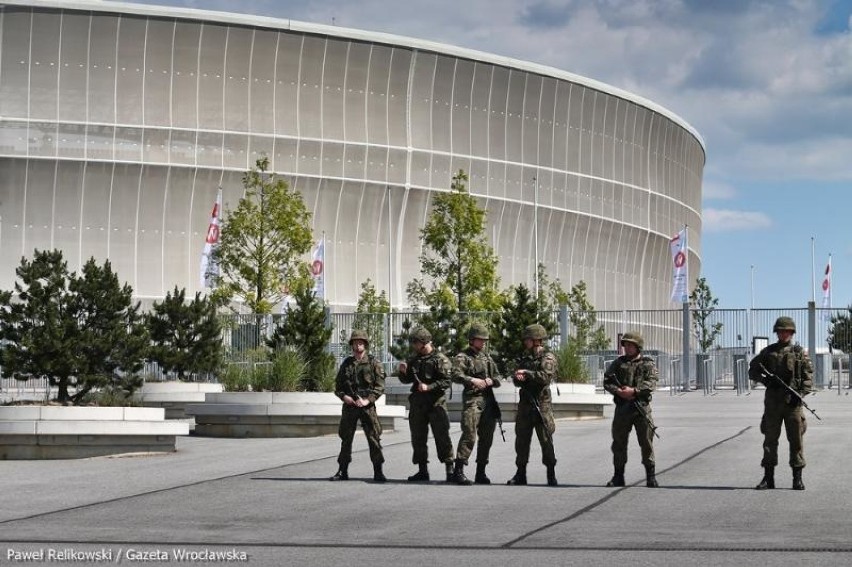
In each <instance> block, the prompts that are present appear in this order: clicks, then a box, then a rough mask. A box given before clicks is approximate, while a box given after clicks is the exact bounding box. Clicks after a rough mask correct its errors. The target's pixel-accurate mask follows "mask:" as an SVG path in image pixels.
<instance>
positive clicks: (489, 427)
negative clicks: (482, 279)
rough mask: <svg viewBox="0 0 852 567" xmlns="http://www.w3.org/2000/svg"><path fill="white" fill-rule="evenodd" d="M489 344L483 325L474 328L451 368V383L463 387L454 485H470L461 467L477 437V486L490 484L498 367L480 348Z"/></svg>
mask: <svg viewBox="0 0 852 567" xmlns="http://www.w3.org/2000/svg"><path fill="white" fill-rule="evenodd" d="M487 340H488V329H486V328H485V327H484V326H483V325H480V324H473V325H471V326H470V329H469V330H468V332H467V341H468V347H467V348H466V349H465V350H463V351H462V352H460V353H458V354H457V355H456V358H455V361H454V362H455V363H454V364H453V372H452V380H453V382H456V383H458V384H464V394H463V396H462V401H463V405H464V410H462V420H461V426H462V436H461V439H459V445H458V449H457V451H456V466H455V470H454V471H453V481H454V482H455V483H456V484H471V481H470V480H469V479H468V478H467V477H466V476H465V474H464V467H465V466H466V465H467V460H468V458H469V457H470V454H471V452H472V451H473V446H474V444H476V436H477V433H478V434H479V445H478V447H477V449H476V476H475V477H474V482H476V484H491V480H490V479H489V478H488V477H487V476H486V475H485V466H486V465H487V464H488V455H489V453H490V452H491V443H492V442H493V441H494V427H495V426H496V424H497V412H498V411H499V409H497V408H495V407H494V405H493V404H496V403H497V402H496V401H495V400H494V392H493V390H492V388H499V387H500V377H499V376H498V375H497V365H496V364H494V360H493V359H492V358H491V356H490V355H489V354H488V353H486V352H485V351H484V350H483V348H484V347H485V341H487Z"/></svg>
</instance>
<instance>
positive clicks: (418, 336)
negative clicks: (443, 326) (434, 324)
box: [408, 327, 432, 345]
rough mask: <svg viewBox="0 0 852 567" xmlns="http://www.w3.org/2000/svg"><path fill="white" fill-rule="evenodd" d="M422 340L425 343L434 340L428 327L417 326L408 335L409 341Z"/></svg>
mask: <svg viewBox="0 0 852 567" xmlns="http://www.w3.org/2000/svg"><path fill="white" fill-rule="evenodd" d="M415 341H416V342H420V343H423V344H424V345H425V344H427V343H431V342H432V333H430V332H429V330H428V329H426V327H415V328H413V329H412V330H411V333H409V335H408V342H410V343H413V342H415Z"/></svg>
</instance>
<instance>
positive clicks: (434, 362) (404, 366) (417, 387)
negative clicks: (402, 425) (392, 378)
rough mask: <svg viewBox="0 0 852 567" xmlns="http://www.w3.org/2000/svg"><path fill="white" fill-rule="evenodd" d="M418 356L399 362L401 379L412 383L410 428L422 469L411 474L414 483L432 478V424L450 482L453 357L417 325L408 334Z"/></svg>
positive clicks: (409, 398)
mask: <svg viewBox="0 0 852 567" xmlns="http://www.w3.org/2000/svg"><path fill="white" fill-rule="evenodd" d="M408 341H409V343H410V344H411V348H412V349H413V350H414V355H413V356H411V357H409V359H408V360H407V361H406V362H402V363H400V365H399V381H400V382H402V383H403V384H411V394H410V395H409V396H408V402H409V408H410V409H409V412H408V428H409V429H410V430H411V446H412V448H413V449H414V455H413V457H412V459H411V460H412V462H413V463H414V464H415V465H417V466H418V472H416V473H414V474H413V475H411V476H409V477H408V480H409V481H410V482H417V481H427V480H429V466H428V463H429V450H428V448H427V446H426V441H427V439H428V437H429V427H430V426H431V427H432V435H433V436H434V437H435V446H436V448H437V449H438V458H439V459H440V460H441V462H443V463H444V465H445V467H446V471H447V482H451V481H452V476H453V442H452V440H451V439H450V416H449V414H448V413H447V400H446V397H445V395H444V393H445V392H446V390H447V388H449V387H450V372H451V370H452V368H451V367H452V365H451V363H450V359H448V358H447V357H446V356H445V355H443V354H441V353H440V352H438V351H437V350H435V348H434V347H433V346H432V334H431V333H430V332H429V331H427V330H426V329H425V328H423V327H417V328H415V329H413V330H412V331H411V334H410V335H409V336H408Z"/></svg>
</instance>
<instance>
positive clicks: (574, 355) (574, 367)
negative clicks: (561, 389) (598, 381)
mask: <svg viewBox="0 0 852 567" xmlns="http://www.w3.org/2000/svg"><path fill="white" fill-rule="evenodd" d="M553 354H554V356H556V381H557V382H563V383H564V382H570V383H574V384H586V383H588V382H589V369H588V367H587V366H586V361H585V360H583V357H582V356H580V350H579V348H577V344H576V343H575V342H574V341H572V340H569V341H568V342H567V343H566V344H565V345H563V346H561V347H559V348H558V349H556V350H555V351H553Z"/></svg>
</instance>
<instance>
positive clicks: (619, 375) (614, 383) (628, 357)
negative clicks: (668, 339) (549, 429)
mask: <svg viewBox="0 0 852 567" xmlns="http://www.w3.org/2000/svg"><path fill="white" fill-rule="evenodd" d="M621 346H622V347H624V354H623V355H622V356H619V357H618V358H616V359H615V360H613V361H612V363H611V364H610V365H609V368H607V370H606V373H605V374H604V390H606V391H607V392H609V393H610V394H612V396H613V398H614V399H615V413H614V414H613V416H612V462H613V466H614V467H615V473H614V474H613V475H612V480H610V481H609V482H607V483H606V485H607V486H624V466H625V465H626V464H627V441H628V439H629V438H630V430H631V429H633V428H634V427H635V428H636V437H637V439H638V440H639V447H640V448H641V449H642V464H643V465H645V486H647V487H648V488H657V487H658V486H659V484H658V483H657V476H656V470H655V461H654V429H655V428H654V421H653V418H652V416H651V405H650V404H651V393H652V392H653V391H654V390H655V389H656V388H657V379H658V377H659V373H658V372H657V365H656V364H654V361H653V360H651V359H650V358H648V357H647V356H642V349H643V347H644V346H645V341H644V340H643V339H642V335H640V334H639V333H636V332H630V333H624V336H623V337H622V339H621Z"/></svg>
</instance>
